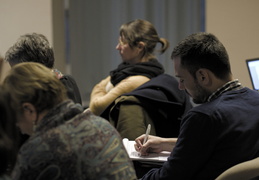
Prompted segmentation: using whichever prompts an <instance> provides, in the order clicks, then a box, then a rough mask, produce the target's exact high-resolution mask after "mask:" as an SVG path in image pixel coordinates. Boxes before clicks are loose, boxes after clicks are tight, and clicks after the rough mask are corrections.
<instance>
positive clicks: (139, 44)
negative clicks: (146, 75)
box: [137, 41, 145, 50]
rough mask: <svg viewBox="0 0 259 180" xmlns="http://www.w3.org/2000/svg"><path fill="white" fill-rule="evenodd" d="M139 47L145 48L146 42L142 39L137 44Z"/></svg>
mask: <svg viewBox="0 0 259 180" xmlns="http://www.w3.org/2000/svg"><path fill="white" fill-rule="evenodd" d="M137 47H138V49H140V50H143V49H144V48H145V43H144V42H142V41H140V42H139V43H138V45H137Z"/></svg>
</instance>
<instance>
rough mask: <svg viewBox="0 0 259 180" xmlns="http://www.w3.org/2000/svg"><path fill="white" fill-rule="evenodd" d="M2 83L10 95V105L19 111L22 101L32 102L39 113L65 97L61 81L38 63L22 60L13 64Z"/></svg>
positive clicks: (20, 110)
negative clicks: (22, 61)
mask: <svg viewBox="0 0 259 180" xmlns="http://www.w3.org/2000/svg"><path fill="white" fill-rule="evenodd" d="M3 85H4V87H5V88H6V89H7V90H8V91H9V93H10V95H11V106H12V107H13V108H15V109H16V110H19V112H22V109H21V107H22V103H24V102H29V103H31V104H33V105H34V106H35V108H36V109H37V112H38V113H40V112H42V111H44V110H47V109H51V108H53V107H54V106H55V105H57V104H59V103H61V102H62V101H63V100H65V99H66V98H67V95H66V89H65V87H64V85H63V84H62V82H61V81H60V80H59V79H58V78H57V77H56V75H55V74H54V73H53V72H51V70H50V69H49V68H47V67H45V66H44V65H42V64H39V63H34V62H24V63H20V64H17V65H15V66H14V67H13V68H12V69H11V70H10V71H9V74H8V75H7V76H6V78H5V80H4V82H3ZM17 108H18V109H17Z"/></svg>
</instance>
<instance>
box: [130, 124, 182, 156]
mask: <svg viewBox="0 0 259 180" xmlns="http://www.w3.org/2000/svg"><path fill="white" fill-rule="evenodd" d="M150 128H151V127H150ZM149 132H150V129H149V128H147V131H146V134H143V135H141V136H139V137H138V138H136V139H135V142H136V144H135V149H136V151H138V152H139V153H140V155H142V156H147V155H148V154H149V153H151V152H152V153H160V152H161V151H169V152H171V151H172V150H173V148H174V146H175V143H176V141H177V138H161V137H158V136H152V135H149Z"/></svg>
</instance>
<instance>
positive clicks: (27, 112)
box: [22, 102, 37, 120]
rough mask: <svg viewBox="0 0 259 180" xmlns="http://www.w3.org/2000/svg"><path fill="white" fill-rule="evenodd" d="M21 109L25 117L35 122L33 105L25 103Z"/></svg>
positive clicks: (35, 112) (35, 114) (35, 113)
mask: <svg viewBox="0 0 259 180" xmlns="http://www.w3.org/2000/svg"><path fill="white" fill-rule="evenodd" d="M22 109H23V114H24V116H25V117H27V118H29V119H34V120H35V118H34V117H36V116H37V111H36V108H35V107H34V105H33V104H31V103H28V102H25V103H23V104H22Z"/></svg>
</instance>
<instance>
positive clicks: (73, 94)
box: [60, 75, 82, 104]
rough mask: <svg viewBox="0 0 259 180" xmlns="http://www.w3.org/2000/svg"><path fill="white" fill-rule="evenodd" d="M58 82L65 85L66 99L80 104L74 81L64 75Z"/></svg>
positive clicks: (79, 96)
mask: <svg viewBox="0 0 259 180" xmlns="http://www.w3.org/2000/svg"><path fill="white" fill-rule="evenodd" d="M60 81H61V82H62V83H63V84H64V85H65V87H66V89H67V95H68V98H69V99H71V100H73V101H74V103H79V104H82V100H81V94H80V91H79V89H78V86H77V84H76V81H75V79H74V78H73V77H72V76H70V75H64V76H62V77H61V78H60Z"/></svg>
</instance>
